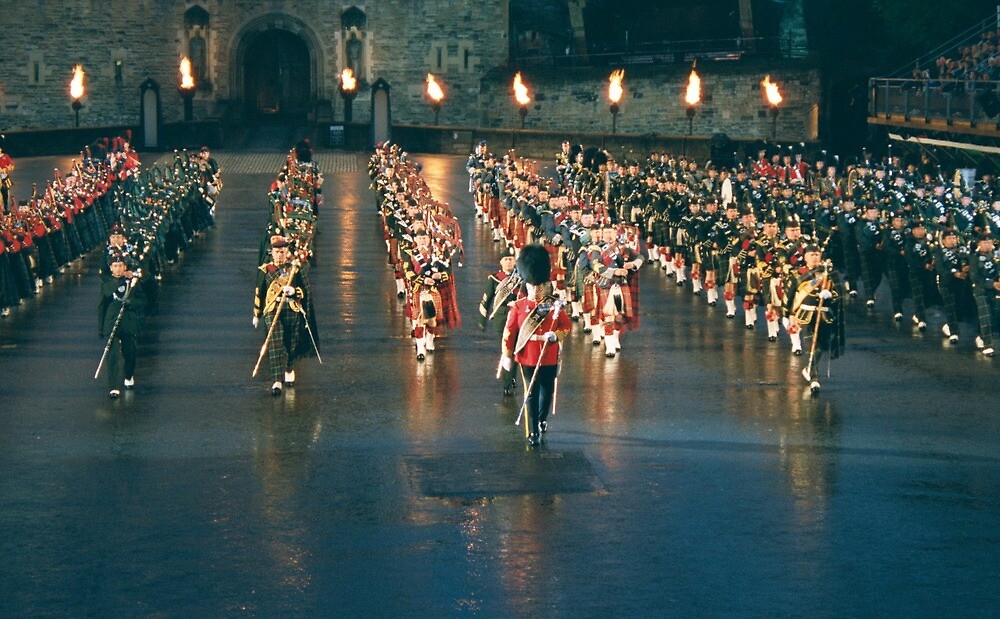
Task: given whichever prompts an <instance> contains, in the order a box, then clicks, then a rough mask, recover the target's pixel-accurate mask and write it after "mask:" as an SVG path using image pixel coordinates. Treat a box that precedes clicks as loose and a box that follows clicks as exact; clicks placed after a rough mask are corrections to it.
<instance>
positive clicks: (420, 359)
mask: <svg viewBox="0 0 1000 619" xmlns="http://www.w3.org/2000/svg"><path fill="white" fill-rule="evenodd" d="M424 359H426V357H425V356H424V353H417V361H423V360H424Z"/></svg>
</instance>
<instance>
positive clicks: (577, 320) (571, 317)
mask: <svg viewBox="0 0 1000 619" xmlns="http://www.w3.org/2000/svg"><path fill="white" fill-rule="evenodd" d="M569 319H570V320H572V321H573V322H580V317H579V316H570V317H569Z"/></svg>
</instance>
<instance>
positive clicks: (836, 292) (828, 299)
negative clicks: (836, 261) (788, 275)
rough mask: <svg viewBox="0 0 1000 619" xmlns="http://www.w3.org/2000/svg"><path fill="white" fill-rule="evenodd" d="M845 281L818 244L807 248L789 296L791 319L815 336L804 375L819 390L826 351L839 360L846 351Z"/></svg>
mask: <svg viewBox="0 0 1000 619" xmlns="http://www.w3.org/2000/svg"><path fill="white" fill-rule="evenodd" d="M843 290H844V289H843V284H842V283H841V282H840V276H839V274H837V273H836V272H835V271H833V270H832V267H831V265H830V264H829V263H824V262H823V254H822V251H821V250H820V248H819V247H818V246H816V245H809V246H808V247H806V249H805V265H804V266H803V267H801V268H800V269H799V271H798V272H797V273H796V275H795V276H794V277H793V278H792V282H791V290H790V291H789V292H790V294H789V295H788V301H787V303H788V311H789V316H790V320H791V321H794V322H795V324H796V325H798V327H799V328H801V329H803V330H805V331H807V332H808V333H810V334H811V335H812V343H811V345H810V352H809V364H808V365H807V366H806V367H805V368H803V369H802V376H803V377H804V378H805V379H806V382H808V383H809V389H810V390H811V391H812V392H813V393H816V392H818V391H819V388H820V384H819V361H820V358H821V357H822V356H823V353H829V354H830V358H831V359H836V358H837V357H839V356H840V355H841V354H842V353H843V352H844V339H845V338H844V322H845V321H844V308H843V297H844V294H843Z"/></svg>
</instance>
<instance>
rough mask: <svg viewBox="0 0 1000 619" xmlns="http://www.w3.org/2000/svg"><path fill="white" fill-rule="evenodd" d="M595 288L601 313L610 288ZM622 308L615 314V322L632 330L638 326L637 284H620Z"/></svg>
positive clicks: (624, 328)
mask: <svg viewBox="0 0 1000 619" xmlns="http://www.w3.org/2000/svg"><path fill="white" fill-rule="evenodd" d="M594 288H595V289H596V290H597V309H598V311H600V312H601V313H602V315H603V313H604V306H605V304H606V303H607V302H608V297H609V296H610V294H611V288H599V287H597V286H594ZM621 290H622V310H621V313H620V314H617V315H616V316H615V322H616V323H617V324H618V326H619V327H620V328H621V329H622V330H623V331H626V330H634V329H638V328H639V284H638V282H635V283H633V284H622V285H621Z"/></svg>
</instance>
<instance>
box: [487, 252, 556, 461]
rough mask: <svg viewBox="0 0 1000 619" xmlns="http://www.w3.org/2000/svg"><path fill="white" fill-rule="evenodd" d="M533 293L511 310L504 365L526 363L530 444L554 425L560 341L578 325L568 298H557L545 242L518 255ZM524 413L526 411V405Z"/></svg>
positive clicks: (524, 380) (524, 379)
mask: <svg viewBox="0 0 1000 619" xmlns="http://www.w3.org/2000/svg"><path fill="white" fill-rule="evenodd" d="M517 271H518V273H519V274H520V275H521V277H522V278H523V279H524V282H525V286H526V288H527V296H526V297H525V298H523V299H520V300H518V301H517V302H515V303H514V305H513V307H512V308H511V310H510V313H509V314H508V315H507V326H506V328H505V329H504V338H503V353H502V356H501V357H500V368H501V369H502V370H505V371H507V372H509V371H511V370H512V368H513V364H514V363H517V364H518V365H519V366H520V367H521V372H522V378H521V381H522V384H523V385H524V389H525V398H524V400H525V401H524V407H526V408H527V419H526V420H525V421H526V423H527V426H526V431H525V433H526V434H527V436H528V445H537V444H538V441H539V436H540V435H541V433H544V432H545V431H546V430H547V427H548V417H549V414H550V413H551V409H552V403H553V401H554V399H555V389H556V377H557V375H558V373H559V342H560V341H561V340H562V339H563V338H564V337H565V336H566V334H567V333H569V332H570V330H571V329H572V328H573V323H572V321H571V320H570V318H569V316H568V315H567V313H566V312H565V311H563V307H562V302H561V301H557V300H556V298H555V296H554V294H553V290H552V284H551V282H550V281H549V279H550V277H551V263H550V262H549V253H548V251H546V250H545V248H544V247H542V246H541V245H527V246H525V247H524V248H523V249H522V250H521V253H520V255H519V256H518V259H517ZM521 412H522V413H523V412H525V411H524V409H523V408H522V411H521Z"/></svg>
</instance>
